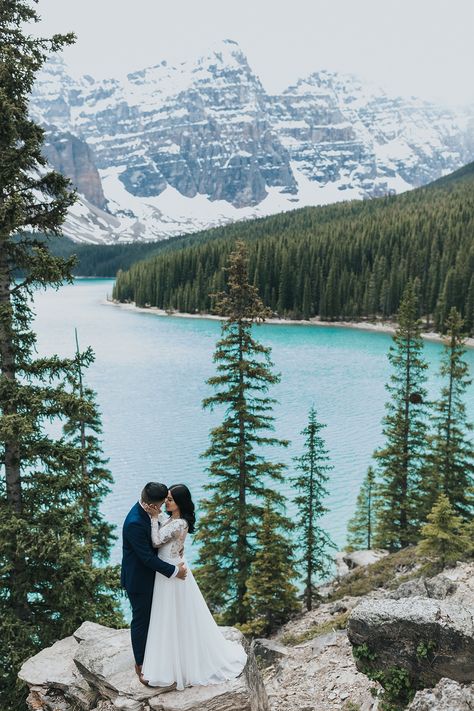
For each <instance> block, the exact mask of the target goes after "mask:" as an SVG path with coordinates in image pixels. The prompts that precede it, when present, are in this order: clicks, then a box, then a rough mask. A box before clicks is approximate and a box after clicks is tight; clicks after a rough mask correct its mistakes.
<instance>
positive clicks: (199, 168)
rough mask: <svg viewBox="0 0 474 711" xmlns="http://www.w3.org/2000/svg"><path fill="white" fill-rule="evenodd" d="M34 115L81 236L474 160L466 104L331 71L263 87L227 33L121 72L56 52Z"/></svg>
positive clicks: (257, 212) (156, 228) (443, 169)
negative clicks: (99, 70) (92, 68)
mask: <svg viewBox="0 0 474 711" xmlns="http://www.w3.org/2000/svg"><path fill="white" fill-rule="evenodd" d="M31 114H32V116H33V118H34V119H35V120H36V121H38V122H39V123H40V124H41V125H43V126H44V127H45V128H46V129H47V145H46V148H45V153H46V155H47V157H48V159H49V161H50V162H51V164H52V165H53V166H54V167H55V168H57V169H59V170H63V171H64V172H65V173H66V174H67V175H68V176H69V177H71V179H72V180H73V181H74V183H75V185H77V187H78V190H79V192H80V193H81V195H82V196H83V197H84V200H81V202H80V203H78V204H77V205H76V206H75V207H73V208H72V211H71V215H70V218H69V220H68V221H67V224H66V227H65V233H66V234H67V235H68V236H70V237H72V238H73V239H76V240H79V241H80V240H83V241H91V242H101V241H103V242H114V241H120V240H122V241H131V240H136V239H160V238H166V237H168V236H171V235H173V234H180V233H183V232H192V231H196V230H198V229H203V228H206V227H209V226H214V225H218V224H224V223H226V222H229V221H234V220H238V219H248V218H251V217H257V216H263V215H268V214H274V213H276V212H281V211H285V210H289V209H295V208H297V207H302V206H305V205H318V204H323V203H330V202H336V201H339V200H346V199H353V198H370V197H375V196H378V195H384V194H387V193H392V192H400V191H403V190H407V189H410V188H412V187H416V186H419V185H422V184H425V183H427V182H429V181H431V180H434V179H435V178H437V177H440V176H441V175H444V174H446V173H448V172H450V171H452V170H455V169H456V168H458V167H460V166H461V165H463V164H465V163H467V162H469V161H470V160H472V159H473V158H474V107H473V108H472V109H462V110H461V109H459V110H449V109H446V108H442V107H438V106H435V105H433V104H430V103H428V102H423V101H421V100H419V99H414V98H400V97H391V96H389V95H388V94H387V93H386V92H384V91H383V90H381V89H379V88H377V87H371V86H368V85H366V84H364V83H363V82H361V81H360V80H358V79H357V78H356V77H353V76H348V75H347V76H346V75H340V74H336V73H334V72H327V71H321V72H316V73H313V74H312V75H311V76H309V77H307V78H306V79H302V80H300V81H298V82H297V83H296V84H295V85H294V86H291V87H289V88H288V89H286V90H285V91H283V92H282V93H281V94H279V95H271V94H269V93H268V92H266V91H265V89H264V87H263V85H262V83H261V82H260V80H259V78H258V77H257V76H256V74H255V73H254V72H253V70H252V68H251V67H250V65H249V63H248V61H247V58H246V57H245V55H244V54H243V52H242V51H241V49H240V48H239V46H238V45H237V44H236V43H235V42H233V41H231V40H225V41H223V42H222V43H220V44H219V45H218V46H216V47H215V48H213V49H212V50H210V51H209V53H208V54H207V56H205V57H201V58H198V59H197V60H196V61H188V62H183V63H181V64H177V65H170V64H168V63H167V62H166V61H162V62H161V63H159V64H157V65H156V66H154V67H149V68H147V69H144V70H142V71H138V72H134V73H131V74H128V75H127V76H126V77H124V78H122V79H120V80H119V79H107V80H100V81H96V80H95V79H93V78H92V77H90V76H83V77H80V78H77V79H76V78H73V77H72V76H71V75H70V73H69V72H68V70H67V68H66V66H65V65H64V63H63V62H62V61H61V60H60V59H59V60H58V59H55V60H54V61H51V62H50V63H49V64H47V65H46V67H45V68H44V70H43V72H42V73H41V75H40V76H39V78H38V81H37V83H36V86H35V89H34V92H33V95H32V100H31ZM73 141H74V146H75V148H74V150H72V142H73ZM68 142H69V144H68ZM65 145H69V149H68V150H67V151H66V152H68V160H66V161H65V160H64V146H65ZM86 155H87V156H88V159H87V160H84V157H85V156H86ZM76 156H77V160H76ZM80 156H82V161H81V158H80Z"/></svg>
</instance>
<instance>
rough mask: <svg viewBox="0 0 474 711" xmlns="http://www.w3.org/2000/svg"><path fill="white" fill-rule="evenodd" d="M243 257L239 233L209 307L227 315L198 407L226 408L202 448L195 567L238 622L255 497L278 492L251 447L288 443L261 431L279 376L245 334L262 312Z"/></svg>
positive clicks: (265, 312)
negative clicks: (223, 283)
mask: <svg viewBox="0 0 474 711" xmlns="http://www.w3.org/2000/svg"><path fill="white" fill-rule="evenodd" d="M247 264H248V257H247V248H246V245H245V243H244V242H241V241H239V242H238V243H237V245H236V249H235V250H234V252H233V253H232V254H231V256H230V259H229V266H228V268H227V272H228V292H227V293H225V292H223V293H221V294H219V295H218V297H217V298H216V310H217V311H218V312H219V313H220V314H221V315H223V316H225V317H227V320H226V321H224V322H223V324H222V333H221V339H220V340H219V341H218V343H217V346H216V351H215V353H214V362H216V363H217V371H218V374H217V375H215V376H213V377H211V378H209V380H208V381H207V382H208V384H209V385H211V386H212V387H214V388H216V390H217V392H215V394H214V395H212V396H210V397H208V398H206V399H205V400H204V401H203V407H204V408H211V410H212V409H214V407H216V406H220V405H222V406H224V407H225V408H226V410H225V419H224V420H223V422H222V424H220V425H219V426H218V427H215V428H214V429H213V430H212V431H211V444H210V446H209V448H208V449H207V450H206V451H205V452H204V453H203V455H202V456H203V457H206V458H209V459H210V465H209V467H208V472H209V478H210V481H209V483H208V484H207V485H206V489H207V490H208V491H209V497H208V498H207V499H205V500H204V501H203V502H202V504H201V506H202V512H203V513H202V516H201V520H200V526H199V531H198V534H197V536H196V539H197V540H199V541H200V543H201V548H200V551H199V558H198V571H197V574H198V577H199V581H200V584H201V586H202V589H203V593H204V594H205V596H206V599H207V601H208V603H209V604H210V606H211V608H212V609H213V610H214V611H219V612H221V613H223V618H222V619H225V620H230V621H232V622H240V623H243V622H245V621H246V615H247V611H246V606H245V602H244V596H245V591H246V584H247V580H248V578H249V576H250V569H251V564H252V561H253V559H254V557H255V553H254V546H255V536H256V533H257V530H258V523H259V520H260V518H261V515H262V503H261V502H262V500H263V498H264V497H265V498H266V499H267V500H268V501H272V502H274V503H275V505H277V504H278V503H279V502H281V501H282V498H283V497H282V496H281V495H280V494H279V493H278V492H277V491H276V488H275V485H276V484H277V483H278V482H279V481H281V479H282V472H283V469H284V465H283V464H281V463H277V462H270V461H268V460H267V459H265V457H264V456H262V455H261V454H260V453H258V451H257V449H256V448H259V447H262V446H274V445H282V446H287V445H288V442H287V441H286V440H281V439H277V438H276V437H270V436H265V435H264V434H263V433H262V430H272V429H273V424H272V423H273V417H272V415H271V409H272V405H273V404H274V403H275V400H274V399H273V398H270V397H268V396H267V395H266V394H265V393H266V392H267V391H268V388H269V386H270V385H273V384H274V383H277V382H279V379H280V377H279V375H275V374H273V373H272V371H271V368H272V365H273V364H272V362H271V360H270V349H269V348H268V347H266V346H263V345H262V344H260V343H259V342H258V341H257V340H255V339H254V338H253V335H252V324H254V323H259V322H261V321H263V320H264V319H265V318H267V317H268V316H269V315H270V312H269V309H268V308H266V307H265V306H264V305H263V303H262V301H261V299H260V297H259V296H258V293H257V291H256V290H255V287H254V286H253V285H251V284H250V283H249V281H248V271H247ZM270 482H272V485H271V486H270Z"/></svg>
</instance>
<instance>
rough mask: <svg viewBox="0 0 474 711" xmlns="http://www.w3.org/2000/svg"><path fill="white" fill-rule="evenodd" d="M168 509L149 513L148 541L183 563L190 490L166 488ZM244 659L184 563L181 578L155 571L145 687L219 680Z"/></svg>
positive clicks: (162, 555)
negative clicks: (217, 619) (220, 625)
mask: <svg viewBox="0 0 474 711" xmlns="http://www.w3.org/2000/svg"><path fill="white" fill-rule="evenodd" d="M165 506H166V511H167V513H168V516H166V514H159V513H158V512H153V513H152V514H151V517H152V518H151V527H152V536H151V537H152V542H153V546H154V547H155V548H158V549H159V555H160V558H161V559H162V560H165V561H167V562H169V563H172V564H174V565H179V564H180V563H183V562H184V558H183V557H182V554H183V551H184V542H185V539H186V536H187V534H188V533H192V532H193V531H194V523H195V515H194V504H193V502H192V499H191V494H190V492H189V489H188V487H187V486H185V485H184V484H177V485H175V486H172V487H171V488H170V489H169V492H168V496H167V498H166V500H165ZM246 661H247V655H246V653H245V651H244V648H243V647H242V645H241V644H239V643H238V642H231V641H229V640H226V639H225V637H224V636H223V635H222V633H221V631H220V630H219V627H218V626H217V624H216V622H215V621H214V618H213V617H212V615H211V613H210V612H209V608H208V607H207V605H206V602H205V600H204V598H203V596H202V594H201V591H200V590H199V587H198V585H197V583H196V580H195V578H194V576H193V574H192V571H191V570H189V567H188V575H187V577H186V579H185V580H176V578H166V577H165V576H164V575H159V574H156V575H155V586H154V590H153V602H152V608H151V616H150V626H149V628H148V636H147V642H146V649H145V658H144V661H143V667H142V680H143V683H145V684H146V683H147V684H148V685H149V686H171V685H173V684H174V683H176V688H177V689H184V688H185V687H186V686H199V685H204V686H206V685H208V684H218V683H220V682H223V681H226V680H227V679H233V678H235V677H237V676H239V674H240V673H241V672H242V669H243V668H244V666H245V663H246Z"/></svg>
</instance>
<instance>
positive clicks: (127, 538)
mask: <svg viewBox="0 0 474 711" xmlns="http://www.w3.org/2000/svg"><path fill="white" fill-rule="evenodd" d="M122 539H123V549H122V550H123V556H122V575H121V583H122V587H123V588H125V590H126V591H127V594H128V597H129V599H130V604H131V606H132V622H131V624H130V632H131V636H132V647H133V654H134V657H135V662H136V663H137V664H140V665H141V664H143V656H144V654H145V645H146V637H147V634H148V625H149V623H150V612H151V602H152V599H153V586H154V582H155V573H161V574H162V575H166V577H167V578H170V577H171V576H172V575H173V573H174V571H175V566H174V565H170V564H169V563H166V562H165V561H164V560H161V558H158V556H157V554H156V550H155V549H154V548H153V545H152V542H151V524H150V517H149V516H148V514H147V512H146V511H144V509H142V507H141V506H140V504H139V503H138V502H137V503H136V504H135V506H134V507H133V508H132V509H131V510H130V511H129V513H128V515H127V518H126V519H125V522H124V524H123V530H122Z"/></svg>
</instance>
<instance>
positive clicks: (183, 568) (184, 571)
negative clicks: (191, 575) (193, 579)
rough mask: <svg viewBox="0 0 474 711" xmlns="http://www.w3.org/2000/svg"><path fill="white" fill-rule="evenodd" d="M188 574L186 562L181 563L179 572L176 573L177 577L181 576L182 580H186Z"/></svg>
mask: <svg viewBox="0 0 474 711" xmlns="http://www.w3.org/2000/svg"><path fill="white" fill-rule="evenodd" d="M187 574H188V569H187V568H186V566H185V564H184V563H180V564H179V565H178V572H177V573H176V577H177V578H179V579H180V580H184V579H185V577H186V575H187Z"/></svg>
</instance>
